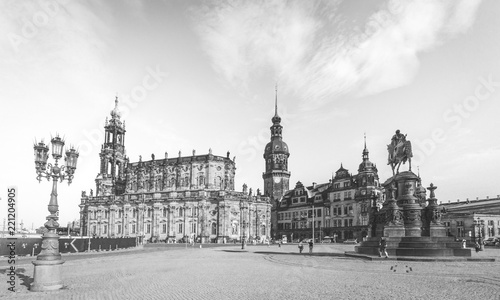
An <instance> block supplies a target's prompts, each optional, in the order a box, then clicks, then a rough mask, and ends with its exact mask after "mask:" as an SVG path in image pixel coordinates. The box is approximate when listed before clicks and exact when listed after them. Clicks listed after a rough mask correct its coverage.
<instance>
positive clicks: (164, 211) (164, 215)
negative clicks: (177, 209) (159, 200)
mask: <svg viewBox="0 0 500 300" xmlns="http://www.w3.org/2000/svg"><path fill="white" fill-rule="evenodd" d="M167 211H168V210H167V209H166V208H163V217H164V218H165V217H166V216H167Z"/></svg>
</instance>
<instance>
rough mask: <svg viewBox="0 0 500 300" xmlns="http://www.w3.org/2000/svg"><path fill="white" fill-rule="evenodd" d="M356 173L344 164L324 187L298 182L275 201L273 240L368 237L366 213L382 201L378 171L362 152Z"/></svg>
mask: <svg viewBox="0 0 500 300" xmlns="http://www.w3.org/2000/svg"><path fill="white" fill-rule="evenodd" d="M362 157H363V160H362V162H361V164H360V165H359V168H358V173H357V174H356V175H352V174H351V173H349V170H347V169H345V168H344V167H343V165H342V164H341V165H340V168H339V169H338V170H337V171H336V172H335V176H333V178H332V179H331V180H330V181H329V182H328V183H323V184H315V183H314V184H313V185H312V186H307V187H306V186H304V185H303V184H302V183H301V182H300V181H299V182H297V184H296V185H295V188H294V189H292V190H289V191H287V192H286V193H285V195H284V196H283V198H282V200H281V201H279V202H278V205H277V208H276V212H277V231H276V236H274V237H275V238H276V239H283V240H294V241H298V240H304V239H311V238H312V237H313V236H314V239H315V240H316V241H321V240H328V241H343V240H347V239H358V240H361V239H363V238H364V237H366V236H367V235H368V226H369V224H368V222H369V213H370V210H371V208H372V206H373V205H377V206H381V204H382V203H383V201H384V196H383V193H382V188H381V186H380V182H379V177H378V171H377V167H376V166H375V164H373V163H372V162H370V160H369V152H368V149H367V148H366V142H365V147H364V149H363V156H362Z"/></svg>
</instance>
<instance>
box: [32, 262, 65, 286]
mask: <svg viewBox="0 0 500 300" xmlns="http://www.w3.org/2000/svg"><path fill="white" fill-rule="evenodd" d="M63 263H64V261H63V260H35V261H33V265H35V270H34V273H33V283H31V287H30V290H31V291H33V292H43V291H54V290H59V289H61V288H62V287H63V283H62V280H61V268H62V264H63Z"/></svg>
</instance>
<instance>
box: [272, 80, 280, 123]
mask: <svg viewBox="0 0 500 300" xmlns="http://www.w3.org/2000/svg"><path fill="white" fill-rule="evenodd" d="M275 91H276V96H275V99H274V117H273V118H272V121H273V124H279V123H281V118H280V116H279V115H278V84H277V83H276V88H275Z"/></svg>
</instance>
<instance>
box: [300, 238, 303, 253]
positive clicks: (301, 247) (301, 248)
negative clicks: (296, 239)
mask: <svg viewBox="0 0 500 300" xmlns="http://www.w3.org/2000/svg"><path fill="white" fill-rule="evenodd" d="M302 250H304V244H302V241H300V243H299V253H302Z"/></svg>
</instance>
